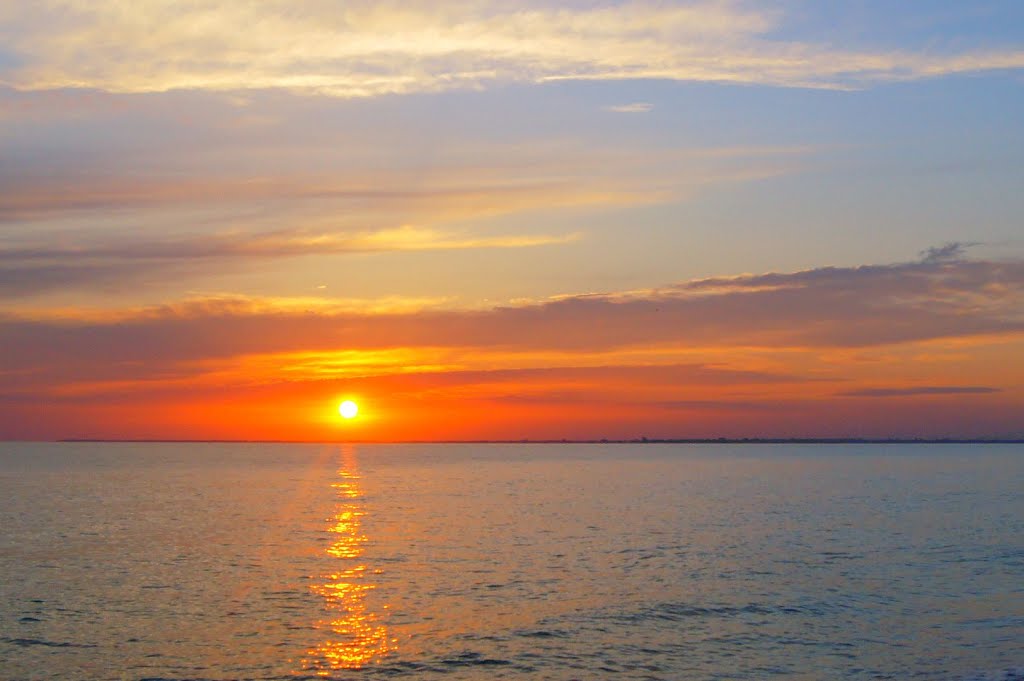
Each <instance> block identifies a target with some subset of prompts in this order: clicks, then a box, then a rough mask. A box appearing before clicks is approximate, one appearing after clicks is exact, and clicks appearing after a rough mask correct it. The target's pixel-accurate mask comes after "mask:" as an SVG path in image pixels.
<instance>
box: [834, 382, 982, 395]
mask: <svg viewBox="0 0 1024 681" xmlns="http://www.w3.org/2000/svg"><path fill="white" fill-rule="evenodd" d="M998 392H1002V390H1001V389H1000V388H989V387H986V386H976V385H929V386H915V387H910V388H864V389H863V390H850V391H848V392H842V393H839V395H840V396H841V397H914V396H918V395H988V394H991V393H998Z"/></svg>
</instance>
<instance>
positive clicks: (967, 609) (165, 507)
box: [0, 443, 1024, 681]
mask: <svg viewBox="0 0 1024 681" xmlns="http://www.w3.org/2000/svg"><path fill="white" fill-rule="evenodd" d="M323 678H326V679H355V680H360V679H367V680H369V679H391V678H397V679H417V680H418V679H424V680H428V681H429V680H430V679H438V680H440V679H445V680H451V681H456V680H461V679H465V680H470V679H552V680H569V679H581V680H585V679H623V680H625V679H649V680H694V681H703V680H708V681H710V680H712V679H715V680H724V679H737V680H738V679H770V678H785V679H815V680H818V679H822V680H825V679H829V680H831V679H857V680H861V679H864V680H867V679H936V680H942V681H964V680H971V681H981V680H984V681H1008V680H1010V679H1022V678H1024V445H1019V444H1016V445H1014V444H1007V445H1000V444H891V445H888V444H873V445H867V444H862V445H858V444H828V445H814V444H774V445H762V444H640V443H637V444H401V445H384V444H374V445H363V444H342V445H339V444H258V443H0V679H4V680H5V681H7V680H11V681H13V680H18V681H20V680H24V681H30V680H35V679H39V680H42V679H60V680H62V681H63V680H77V679H86V680H88V679H111V680H114V679H116V680H123V679H137V680H141V679H149V680H156V679H168V680H169V679H175V680H185V679H193V680H228V679H230V680H240V679H260V680H277V679H281V680H284V679H323Z"/></svg>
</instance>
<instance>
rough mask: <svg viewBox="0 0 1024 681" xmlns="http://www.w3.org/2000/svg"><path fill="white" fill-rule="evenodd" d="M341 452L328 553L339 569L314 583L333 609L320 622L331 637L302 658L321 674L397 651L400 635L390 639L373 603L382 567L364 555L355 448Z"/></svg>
mask: <svg viewBox="0 0 1024 681" xmlns="http://www.w3.org/2000/svg"><path fill="white" fill-rule="evenodd" d="M341 455H342V465H341V467H340V468H339V469H338V473H337V475H338V478H337V480H336V481H335V482H334V483H332V484H331V487H333V488H334V490H335V494H336V496H337V505H336V508H335V513H334V516H333V517H332V518H330V519H329V520H330V525H329V527H328V528H327V531H328V532H330V533H331V534H332V535H333V541H332V542H331V545H330V546H329V547H328V548H327V554H328V556H330V557H331V559H332V561H333V562H335V563H336V565H337V569H335V570H332V571H331V572H328V573H325V574H323V575H321V579H322V581H321V582H319V583H318V584H316V585H314V586H312V587H310V588H311V589H312V590H313V591H314V593H316V594H317V595H319V596H320V597H322V598H323V599H324V607H325V609H326V610H327V611H328V612H330V613H332V616H331V617H330V619H327V620H325V621H322V622H319V623H318V624H317V628H318V629H321V630H326V631H327V632H328V633H329V636H328V637H327V640H325V641H324V642H322V643H320V644H319V645H317V646H316V647H314V648H311V649H309V650H308V651H307V652H306V655H307V656H306V657H305V658H304V659H303V660H302V670H303V671H305V672H309V671H312V672H314V673H315V674H317V675H319V676H330V675H331V672H332V671H336V670H340V669H359V668H361V667H364V666H366V665H367V664H370V663H371V662H375V661H377V660H380V659H381V658H382V657H384V656H385V655H387V653H388V652H389V651H392V650H394V648H395V640H396V639H390V638H388V631H387V627H385V626H384V625H383V624H382V623H381V622H380V621H379V617H378V615H377V613H374V612H373V611H372V610H371V609H370V607H369V605H368V604H367V596H368V594H369V592H370V591H372V590H373V589H375V588H377V585H376V584H374V583H372V576H373V575H374V574H379V573H380V571H379V570H371V569H370V567H369V566H368V565H367V564H366V562H365V561H363V560H361V559H362V556H363V553H364V552H365V544H366V542H367V541H368V538H367V536H366V534H365V533H364V532H363V529H362V518H363V517H364V516H365V515H366V509H365V504H364V503H363V501H362V498H363V492H362V489H361V487H360V485H359V474H358V471H357V469H356V457H355V452H354V451H353V450H352V449H350V448H347V447H346V448H344V449H343V450H342V453H341ZM384 607H385V608H386V607H387V606H384Z"/></svg>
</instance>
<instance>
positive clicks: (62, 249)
mask: <svg viewBox="0 0 1024 681" xmlns="http://www.w3.org/2000/svg"><path fill="white" fill-rule="evenodd" d="M581 236H582V235H581V233H579V232H573V233H569V234H561V235H544V234H510V235H499V236H477V235H471V234H456V233H451V232H444V231H440V230H436V229H429V228H419V227H413V226H408V225H407V226H402V227H397V228H394V229H383V230H378V231H366V232H343V233H329V232H327V233H324V232H311V231H304V230H291V231H284V230H281V231H277V232H272V233H263V234H248V233H235V234H214V235H204V236H194V237H188V238H177V239H166V240H163V241H142V240H136V241H134V242H130V241H129V242H125V241H121V240H113V241H102V240H100V241H97V240H95V239H94V240H93V242H92V243H89V242H85V243H82V244H81V245H63V246H61V245H59V244H58V245H50V244H32V245H23V246H20V247H17V246H15V247H9V248H0V296H15V297H17V296H24V295H31V294H35V293H40V292H45V291H48V290H52V289H58V288H64V287H67V286H77V287H86V288H101V289H102V288H104V287H107V286H109V285H111V284H113V283H120V284H121V285H123V284H124V282H126V281H131V280H135V279H138V278H139V277H140V276H143V275H144V276H145V277H147V278H150V279H152V278H153V277H154V275H155V274H156V271H157V269H163V270H165V271H166V272H165V274H166V276H173V273H174V272H181V271H194V270H196V269H200V268H202V267H203V266H204V263H206V264H209V263H227V262H230V261H238V260H248V261H251V260H254V259H255V260H265V259H278V258H295V257H301V256H311V255H317V256H323V255H343V254H356V253H380V252H396V251H440V250H465V249H483V248H532V247H537V246H550V245H557V244H566V243H570V242H573V241H576V240H578V239H579V238H581Z"/></svg>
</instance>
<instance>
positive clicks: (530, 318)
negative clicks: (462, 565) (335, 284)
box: [0, 253, 1024, 439]
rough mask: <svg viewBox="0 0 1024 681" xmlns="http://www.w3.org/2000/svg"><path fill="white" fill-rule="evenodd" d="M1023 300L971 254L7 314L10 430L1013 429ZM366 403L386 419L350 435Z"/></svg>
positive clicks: (379, 433) (405, 434)
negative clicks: (370, 301) (583, 289)
mask: <svg viewBox="0 0 1024 681" xmlns="http://www.w3.org/2000/svg"><path fill="white" fill-rule="evenodd" d="M1022 300H1024V264H1022V263H1019V262H1014V261H1005V262H995V261H976V260H966V259H963V258H962V257H958V256H957V254H955V253H951V254H950V255H949V257H947V258H926V259H925V260H922V261H920V262H913V263H902V264H894V265H885V266H865V267H857V268H821V269H817V270H808V271H803V272H795V273H775V274H767V275H744V276H740V277H732V278H718V279H705V280H699V281H691V282H682V283H679V284H676V285H672V286H666V287H662V288H660V289H657V290H654V291H649V292H646V293H645V292H636V291H634V292H628V293H625V294H609V295H587V296H580V297H570V298H562V299H559V300H556V301H553V302H547V303H534V304H528V305H523V306H520V307H506V308H494V309H488V310H462V309H436V308H429V307H428V308H425V309H407V310H391V311H372V310H358V309H356V310H353V309H349V308H345V307H338V308H332V307H331V306H330V305H323V306H320V307H315V306H314V307H311V308H303V307H302V306H295V305H288V304H281V302H280V301H273V300H259V299H245V298H240V297H237V296H236V297H226V298H213V299H205V300H193V301H190V302H186V303H182V304H179V305H174V306H164V307H159V308H151V309H144V310H139V311H135V312H124V313H122V314H120V315H115V316H109V315H107V316H100V317H97V318H95V319H90V318H87V317H86V318H83V317H81V316H78V317H71V318H67V317H61V316H56V317H45V316H37V317H36V318H34V319H28V318H18V317H10V316H8V317H6V318H3V319H0V343H2V345H3V347H4V348H5V353H4V355H3V356H2V357H0V372H2V375H3V378H4V386H3V389H2V391H0V400H2V401H3V402H4V404H5V405H7V407H8V408H7V409H5V410H4V412H3V415H2V416H0V429H2V430H3V434H6V435H8V436H27V435H28V434H33V435H34V436H38V435H39V434H42V433H51V434H58V433H55V432H54V429H55V428H56V426H54V425H53V423H50V424H49V425H47V424H46V422H45V419H43V417H42V416H41V415H43V414H61V415H62V416H61V417H60V418H59V419H58V418H54V419H53V421H54V423H57V422H59V423H61V424H67V428H70V429H71V431H72V432H71V433H69V432H68V431H67V430H63V431H61V433H59V434H104V435H107V436H111V435H118V434H120V436H128V435H131V436H159V437H170V436H171V434H173V433H176V434H177V435H176V436H183V435H189V434H191V435H190V436H196V437H214V436H216V437H228V436H231V437H242V438H255V437H273V438H281V439H334V438H346V437H354V438H356V439H405V438H448V437H451V438H454V437H515V438H519V437H540V436H544V437H580V436H584V435H585V434H586V433H594V434H597V433H607V434H611V435H614V436H616V437H617V436H626V435H628V434H629V433H637V432H640V431H643V432H645V433H648V434H656V435H658V436H669V435H672V434H678V435H691V436H692V435H701V434H703V435H708V436H710V435H715V434H720V433H722V432H726V433H727V434H729V433H742V434H745V435H751V434H762V435H783V434H800V433H801V432H804V431H806V432H808V433H810V432H811V431H812V430H813V431H814V433H816V434H828V433H829V432H831V434H834V435H865V434H872V433H873V434H876V435H878V434H881V435H885V434H887V433H886V432H885V430H884V429H885V428H888V427H890V425H889V424H895V423H897V421H895V420H894V419H895V416H894V414H903V415H904V416H906V418H907V420H906V421H904V422H903V423H904V424H905V425H906V427H907V428H911V426H913V428H918V429H919V430H921V432H929V433H933V434H935V433H940V434H941V433H946V432H947V431H946V430H943V429H948V428H953V427H954V426H958V424H959V426H958V427H962V428H969V429H971V434H977V433H978V432H979V430H978V429H982V428H988V429H989V431H990V432H995V433H1010V432H1015V431H1014V428H1017V427H1018V426H1017V425H1016V424H1017V422H1016V421H1015V420H1014V418H1015V417H1012V416H1011V414H1013V413H1015V412H1014V411H1013V410H1014V409H1016V408H1018V407H1020V406H1021V404H1022V401H1024V394H1022V391H1021V389H1020V387H1019V386H1021V385H1024V375H1022V373H1021V369H1019V368H1018V367H1017V364H1019V363H1014V362H1013V361H1012V358H1013V357H1019V356H1020V353H1021V352H1022V351H1024V316H1022V314H1021V311H1022V309H1024V306H1022ZM345 395H357V396H359V397H360V399H361V400H364V401H366V403H367V407H368V408H367V409H365V410H364V411H365V413H366V414H367V415H368V416H367V418H365V419H362V418H361V419H357V420H358V421H359V423H358V424H351V425H349V426H347V428H348V430H344V429H342V430H339V428H340V427H341V426H340V425H339V424H338V423H337V418H336V415H335V413H334V405H335V404H336V402H337V401H338V400H340V399H341V397H343V396H345ZM957 409H961V410H962V414H961V416H957V415H956V413H955V412H956V410H957ZM122 412H123V413H122ZM117 414H122V416H124V418H122V417H119V416H117ZM246 414H248V415H247V416H246ZM370 415H372V417H371V416H370ZM940 415H941V416H942V418H941V419H940V418H939V416H940ZM128 416H130V418H128ZM968 416H969V417H970V418H968ZM254 417H255V418H254ZM41 419H42V420H41ZM971 419H975V420H974V421H972V420H971ZM76 424H78V425H76ZM90 424H91V425H90ZM908 424H909V425H908ZM972 424H973V425H972ZM61 427H62V428H63V427H64V426H63V425H62V426H61ZM892 427H895V426H892ZM801 428H803V429H804V431H801ZM830 428H831V429H832V430H831V431H829V430H828V429H830ZM559 429H561V430H559ZM730 429H731V430H730ZM758 429H761V430H760V431H759V430H758ZM880 429H881V430H880ZM989 431H986V432H989ZM893 432H897V431H893ZM898 432H904V431H898ZM147 434H148V435H147Z"/></svg>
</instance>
